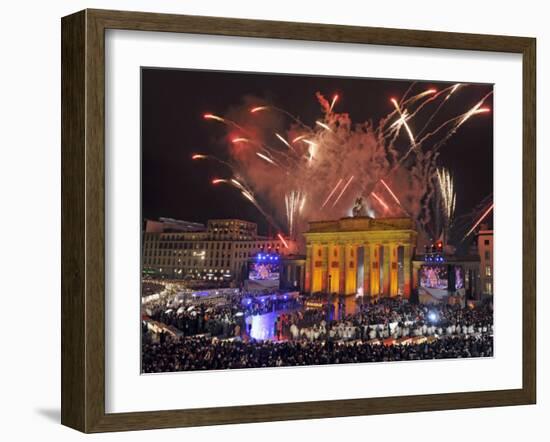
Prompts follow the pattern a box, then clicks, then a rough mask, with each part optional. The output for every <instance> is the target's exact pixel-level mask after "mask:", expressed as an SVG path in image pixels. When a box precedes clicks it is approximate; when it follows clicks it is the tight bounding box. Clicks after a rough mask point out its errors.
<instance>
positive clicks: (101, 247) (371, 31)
mask: <svg viewBox="0 0 550 442" xmlns="http://www.w3.org/2000/svg"><path fill="white" fill-rule="evenodd" d="M106 29H124V30H140V31H164V32H175V33H178V32H180V33H194V34H212V35H222V36H241V37H262V38H274V39H292V40H303V41H324V42H345V43H360V44H376V45H392V46H406V47H419V48H442V49H458V50H476V51H497V52H508V53H517V54H521V55H522V57H523V298H522V304H523V324H522V332H523V341H522V342H523V360H522V367H523V385H522V387H521V388H518V389H513V390H498V391H476V392H466V393H447V394H428V395H416V396H400V397H380V398H364V399H348V400H331V401H318V402H299V403H284V404H272V405H255V406H232V407H222V408H202V409H188V410H185V409H182V410H170V411H147V412H135V413H117V414H107V413H106V412H105V388H106V387H105V338H106V337H105V299H104V293H105V270H104V263H105V192H106V189H105V142H104V140H105V104H104V103H105V79H104V72H105V30H106ZM61 49H62V305H61V313H62V315H61V316H62V338H61V345H62V409H61V421H62V424H64V425H67V426H69V427H72V428H75V429H77V430H80V431H83V432H105V431H122V430H142V429H151V428H169V427H186V426H198V425H217V424H231V423H244V422H262V421H281V420H290V419H312V418H327V417H339V416H357V415H370V414H383V413H403V412H413V411H431V410H446V409H461V408H473V407H494V406H507V405H521V404H533V403H535V400H536V310H535V295H536V274H535V272H536V270H535V267H536V266H535V264H536V233H535V229H536V218H535V217H536V202H535V201H536V188H535V185H536V179H535V165H536V158H535V154H536V152H535V133H536V131H535V110H536V106H535V87H536V82H535V75H536V74H535V65H536V62H535V54H536V41H535V39H533V38H525V37H511V36H495V35H474V34H459V33H447V32H431V31H416V30H404V29H384V28H366V27H351V26H336V25H326V24H309V23H287V22H275V21H258V20H240V19H229V18H214V17H194V16H184V15H168V14H153V13H140V12H121V11H105V10H84V11H81V12H78V13H75V14H73V15H70V16H67V17H64V18H63V19H62V48H61Z"/></svg>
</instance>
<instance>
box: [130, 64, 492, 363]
mask: <svg viewBox="0 0 550 442" xmlns="http://www.w3.org/2000/svg"><path fill="white" fill-rule="evenodd" d="M459 80H460V79H457V81H456V82H438V81H431V80H426V79H415V80H394V79H391V80H390V79H372V78H351V77H324V76H308V75H294V74H288V75H283V74H270V73H249V72H224V71H204V70H182V69H162V68H146V67H144V68H142V71H141V185H142V189H141V191H142V194H141V213H142V232H141V244H142V247H141V252H142V257H141V260H142V267H141V294H140V296H141V316H140V322H141V338H142V342H141V372H142V373H163V372H178V371H196V370H224V369H247V368H263V367H293V366H309V365H323V364H349V363H369V362H384V363H392V362H393V361H416V360H426V359H428V360H430V359H448V358H480V357H492V356H493V296H494V293H493V292H494V288H493V274H494V268H493V113H492V109H493V85H492V84H478V83H476V84H471V83H461V82H460V81H459Z"/></svg>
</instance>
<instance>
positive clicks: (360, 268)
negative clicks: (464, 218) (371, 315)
mask: <svg viewBox="0 0 550 442" xmlns="http://www.w3.org/2000/svg"><path fill="white" fill-rule="evenodd" d="M304 236H305V239H306V249H307V252H306V278H305V290H306V292H308V293H315V292H323V293H327V292H330V293H338V294H346V295H355V294H357V293H361V292H362V293H363V294H364V295H371V296H373V297H377V296H397V295H403V296H406V297H408V296H409V295H410V293H411V261H412V258H413V254H414V249H415V247H416V237H417V233H416V231H415V230H414V222H413V220H412V219H410V218H378V219H372V218H369V217H353V218H342V219H339V220H335V221H312V222H310V223H309V230H308V231H307V232H306V233H304Z"/></svg>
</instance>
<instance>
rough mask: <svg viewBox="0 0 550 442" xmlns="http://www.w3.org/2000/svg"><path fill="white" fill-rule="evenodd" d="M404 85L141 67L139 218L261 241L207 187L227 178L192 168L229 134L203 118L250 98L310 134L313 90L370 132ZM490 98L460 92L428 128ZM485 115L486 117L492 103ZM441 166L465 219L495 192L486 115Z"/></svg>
mask: <svg viewBox="0 0 550 442" xmlns="http://www.w3.org/2000/svg"><path fill="white" fill-rule="evenodd" d="M428 75H429V74H428ZM456 82H460V78H457V79H456ZM453 83H455V82H453ZM453 83H441V82H422V83H417V84H416V86H415V88H414V89H413V92H416V93H420V92H422V91H423V90H425V89H428V88H430V87H435V88H436V89H438V90H440V89H443V88H444V87H447V86H449V85H450V84H453ZM410 84H411V81H408V80H407V81H395V80H377V79H362V78H361V79H357V78H347V77H312V76H298V75H282V74H250V73H239V72H235V73H233V72H212V71H189V70H175V69H174V70H172V69H156V68H155V69H151V68H143V69H142V121H141V124H142V146H141V148H142V215H143V218H145V219H157V218H158V217H161V216H165V217H172V218H177V219H183V220H188V221H196V222H206V220H207V219H209V218H241V219H245V220H250V221H255V222H257V223H258V224H259V228H260V231H261V232H262V233H267V229H268V227H267V226H268V225H267V223H266V222H265V220H264V219H263V217H262V215H261V214H260V213H259V212H258V211H257V210H256V208H254V206H252V205H251V204H250V203H249V202H248V201H247V200H246V199H244V198H243V197H242V196H241V195H240V194H239V193H238V192H237V191H236V190H235V189H234V188H232V187H230V186H213V185H211V180H212V178H215V177H220V176H226V175H227V169H225V168H223V167H221V166H219V165H217V164H216V163H213V162H210V161H192V160H191V155H192V154H193V153H205V154H213V155H217V156H219V157H222V158H223V157H224V155H226V152H227V148H226V147H224V143H227V141H226V140H227V138H225V140H224V137H226V136H227V128H226V127H225V126H224V125H222V124H217V123H216V122H212V121H206V120H204V119H203V114H205V113H208V112H211V113H213V114H216V115H224V114H226V113H227V112H228V111H229V110H231V109H235V108H236V107H238V106H242V105H243V104H244V101H243V100H244V97H245V96H248V97H250V96H253V97H258V98H260V99H262V100H264V101H266V102H268V103H272V104H273V105H276V106H278V107H280V108H284V109H287V110H289V111H290V112H292V113H293V114H294V115H296V116H298V117H299V118H300V119H301V120H302V121H304V122H305V123H306V124H309V125H314V123H315V120H316V119H319V118H320V117H321V116H322V113H321V111H320V106H319V104H318V102H317V100H316V98H315V93H316V92H317V91H319V92H321V93H322V94H324V95H325V97H326V98H327V99H329V100H330V98H331V97H332V96H333V94H334V93H338V94H339V97H340V98H339V101H338V103H337V106H336V110H337V111H338V112H348V113H349V114H350V117H351V119H352V120H353V121H354V122H362V121H365V120H368V119H371V120H373V121H374V122H375V123H376V122H377V121H378V120H379V119H380V118H381V117H382V116H384V115H386V114H388V113H389V112H391V111H392V110H393V107H392V104H391V102H390V98H391V97H396V98H398V99H399V98H400V97H401V96H402V95H403V94H404V92H405V91H406V90H407V88H408V87H409V86H410ZM491 90H492V85H487V84H484V85H480V84H478V85H469V86H468V87H464V88H460V89H459V90H458V91H457V92H456V93H455V94H454V95H453V96H452V98H451V99H450V100H449V102H448V103H447V104H446V105H445V107H443V108H442V111H441V113H440V114H438V116H437V118H436V119H434V122H433V124H432V126H431V127H436V126H437V125H438V122H439V123H441V122H443V121H445V120H446V119H447V118H449V117H452V116H455V115H458V114H460V113H463V112H465V111H467V110H468V109H470V108H471V107H472V106H474V105H475V104H476V103H477V102H478V101H479V99H480V98H481V97H482V96H484V95H485V94H486V93H487V92H489V91H491ZM262 104H263V103H262ZM484 106H487V107H489V108H491V109H492V107H493V101H492V97H489V99H487V100H486V101H485V103H484ZM410 124H411V126H412V125H413V124H412V123H410ZM413 131H414V128H413ZM439 164H440V165H442V166H445V167H448V168H449V169H450V170H451V172H452V174H453V177H454V183H455V190H456V191H457V203H456V216H460V215H462V214H464V213H467V212H470V211H471V210H472V209H473V208H474V206H476V205H477V204H478V203H479V202H480V201H481V200H482V199H483V198H484V197H486V196H487V195H489V194H490V193H492V191H493V116H492V113H486V114H480V115H478V116H475V117H473V118H471V119H469V120H468V121H467V122H466V123H465V124H464V125H463V126H462V127H461V128H460V129H459V130H458V132H457V133H456V134H455V135H454V136H453V137H451V139H450V140H449V141H448V142H447V144H446V145H445V146H444V147H443V148H442V149H441V150H440V157H439Z"/></svg>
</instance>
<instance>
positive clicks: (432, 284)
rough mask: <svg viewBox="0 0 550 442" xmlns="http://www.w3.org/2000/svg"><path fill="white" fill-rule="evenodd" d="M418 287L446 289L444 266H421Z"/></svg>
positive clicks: (447, 283) (447, 282)
mask: <svg viewBox="0 0 550 442" xmlns="http://www.w3.org/2000/svg"><path fill="white" fill-rule="evenodd" d="M420 286H421V287H425V288H428V289H447V288H448V287H449V277H448V274H447V266H446V265H423V266H421V267H420Z"/></svg>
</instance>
